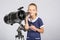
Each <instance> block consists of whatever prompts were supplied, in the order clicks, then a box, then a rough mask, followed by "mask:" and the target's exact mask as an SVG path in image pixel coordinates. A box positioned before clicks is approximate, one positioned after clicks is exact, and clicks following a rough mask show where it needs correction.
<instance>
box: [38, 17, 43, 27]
mask: <svg viewBox="0 0 60 40" xmlns="http://www.w3.org/2000/svg"><path fill="white" fill-rule="evenodd" d="M38 21H39V27H40V28H41V27H43V21H42V19H41V18H39V20H38Z"/></svg>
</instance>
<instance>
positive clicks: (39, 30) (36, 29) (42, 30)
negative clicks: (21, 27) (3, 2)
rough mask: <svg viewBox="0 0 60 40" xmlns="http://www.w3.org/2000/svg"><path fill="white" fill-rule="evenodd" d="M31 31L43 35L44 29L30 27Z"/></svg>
mask: <svg viewBox="0 0 60 40" xmlns="http://www.w3.org/2000/svg"><path fill="white" fill-rule="evenodd" d="M30 29H31V30H34V31H37V32H40V33H43V32H44V28H43V27H41V28H40V29H39V28H36V27H35V26H34V25H32V26H31V27H30Z"/></svg>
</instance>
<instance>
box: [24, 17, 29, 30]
mask: <svg viewBox="0 0 60 40" xmlns="http://www.w3.org/2000/svg"><path fill="white" fill-rule="evenodd" d="M25 29H26V30H28V29H29V25H28V17H26V19H25Z"/></svg>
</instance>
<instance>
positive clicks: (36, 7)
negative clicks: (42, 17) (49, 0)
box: [28, 3, 37, 16]
mask: <svg viewBox="0 0 60 40" xmlns="http://www.w3.org/2000/svg"><path fill="white" fill-rule="evenodd" d="M31 5H33V6H35V7H36V10H37V5H36V4H35V3H30V4H29V6H31ZM29 6H28V10H29ZM35 15H36V16H37V13H36V14H35Z"/></svg>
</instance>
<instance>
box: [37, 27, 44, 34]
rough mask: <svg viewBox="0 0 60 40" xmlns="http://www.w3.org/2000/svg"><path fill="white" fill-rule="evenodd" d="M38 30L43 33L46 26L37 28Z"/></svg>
mask: <svg viewBox="0 0 60 40" xmlns="http://www.w3.org/2000/svg"><path fill="white" fill-rule="evenodd" d="M36 31H37V32H40V33H43V32H44V28H43V27H41V28H40V29H38V28H36Z"/></svg>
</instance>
